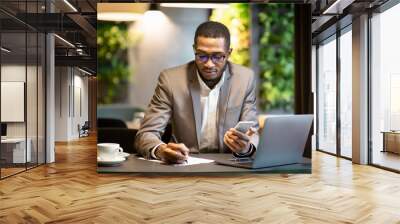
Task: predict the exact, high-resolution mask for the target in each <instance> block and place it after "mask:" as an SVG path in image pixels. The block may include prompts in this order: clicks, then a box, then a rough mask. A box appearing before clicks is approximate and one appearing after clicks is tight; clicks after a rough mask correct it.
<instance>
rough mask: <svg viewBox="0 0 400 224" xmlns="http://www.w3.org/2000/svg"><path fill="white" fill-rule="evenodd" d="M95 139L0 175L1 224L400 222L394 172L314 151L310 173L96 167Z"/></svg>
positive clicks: (399, 181)
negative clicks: (109, 170)
mask: <svg viewBox="0 0 400 224" xmlns="http://www.w3.org/2000/svg"><path fill="white" fill-rule="evenodd" d="M95 143H96V142H95V138H94V137H89V138H85V139H82V140H81V141H76V142H70V143H68V144H57V147H56V163H55V164H50V165H46V166H41V167H39V168H36V169H33V170H29V171H28V172H26V173H22V174H19V175H17V176H13V177H10V178H8V179H5V180H2V181H0V223H44V222H47V223H220V224H223V223H373V224H376V223H385V224H386V223H400V200H399V199H400V175H399V174H395V173H391V172H387V171H384V170H380V169H377V168H374V167H369V166H359V165H353V164H351V162H350V161H347V160H343V159H338V158H335V157H333V156H330V155H326V154H323V153H319V152H315V153H314V154H313V174H312V175H271V174H265V175H245V176H221V177H138V176H127V175H108V174H97V173H96V162H95V161H96V145H95Z"/></svg>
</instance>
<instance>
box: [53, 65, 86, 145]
mask: <svg viewBox="0 0 400 224" xmlns="http://www.w3.org/2000/svg"><path fill="white" fill-rule="evenodd" d="M83 75H84V74H83V73H82V72H80V71H79V70H77V69H75V68H72V67H56V83H55V86H56V88H55V89H56V91H55V126H56V128H55V129H56V133H55V140H56V141H70V140H73V139H77V138H79V133H78V124H80V125H83V124H84V122H85V121H87V120H88V105H89V104H88V78H87V77H86V76H83ZM79 95H80V97H79ZM79 100H80V101H81V102H79ZM80 106H81V109H82V112H81V113H80V108H79V107H80Z"/></svg>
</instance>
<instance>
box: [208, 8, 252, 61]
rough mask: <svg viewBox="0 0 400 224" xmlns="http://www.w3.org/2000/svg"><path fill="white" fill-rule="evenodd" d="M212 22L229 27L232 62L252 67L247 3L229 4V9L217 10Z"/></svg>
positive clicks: (213, 14) (211, 18) (212, 16)
mask: <svg viewBox="0 0 400 224" xmlns="http://www.w3.org/2000/svg"><path fill="white" fill-rule="evenodd" d="M210 20H212V21H218V22H221V23H223V24H224V25H225V26H227V27H228V29H229V32H230V33H231V48H233V51H232V54H231V57H230V60H231V61H232V62H234V63H237V64H241V65H244V66H249V65H250V49H249V47H250V31H249V29H250V9H249V4H247V3H233V4H229V7H228V8H227V9H215V10H213V11H212V13H211V16H210Z"/></svg>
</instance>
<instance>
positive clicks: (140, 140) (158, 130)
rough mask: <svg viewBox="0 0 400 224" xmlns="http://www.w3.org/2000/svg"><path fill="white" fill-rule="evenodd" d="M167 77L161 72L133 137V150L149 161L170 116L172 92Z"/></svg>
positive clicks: (160, 141)
mask: <svg viewBox="0 0 400 224" xmlns="http://www.w3.org/2000/svg"><path fill="white" fill-rule="evenodd" d="M170 89H171V87H170V86H169V85H168V80H167V75H166V73H165V72H161V74H160V76H159V78H158V83H157V86H156V89H155V91H154V95H153V97H152V99H151V101H150V104H149V106H148V108H147V111H146V113H145V114H146V115H145V117H144V119H143V121H142V123H141V125H140V129H139V131H138V133H137V134H136V137H135V148H136V150H137V151H138V153H140V154H141V155H142V156H143V157H145V158H146V159H151V153H150V151H151V149H153V148H154V147H155V146H157V145H159V144H160V143H163V142H162V140H161V136H162V134H163V133H164V131H165V128H166V126H167V124H168V122H169V120H170V118H171V114H172V100H173V98H172V91H170Z"/></svg>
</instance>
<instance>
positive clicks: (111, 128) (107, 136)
mask: <svg viewBox="0 0 400 224" xmlns="http://www.w3.org/2000/svg"><path fill="white" fill-rule="evenodd" d="M97 122H98V123H97V143H118V144H119V145H120V146H121V147H122V148H123V150H124V152H127V153H136V149H135V147H134V142H135V137H136V133H137V131H138V129H132V128H128V127H127V125H126V123H125V122H124V121H122V120H119V119H112V118H98V119H97ZM171 136H172V126H171V124H168V125H167V127H166V129H165V132H164V134H163V135H162V137H161V140H162V141H163V142H166V143H168V142H169V141H170V140H171Z"/></svg>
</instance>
